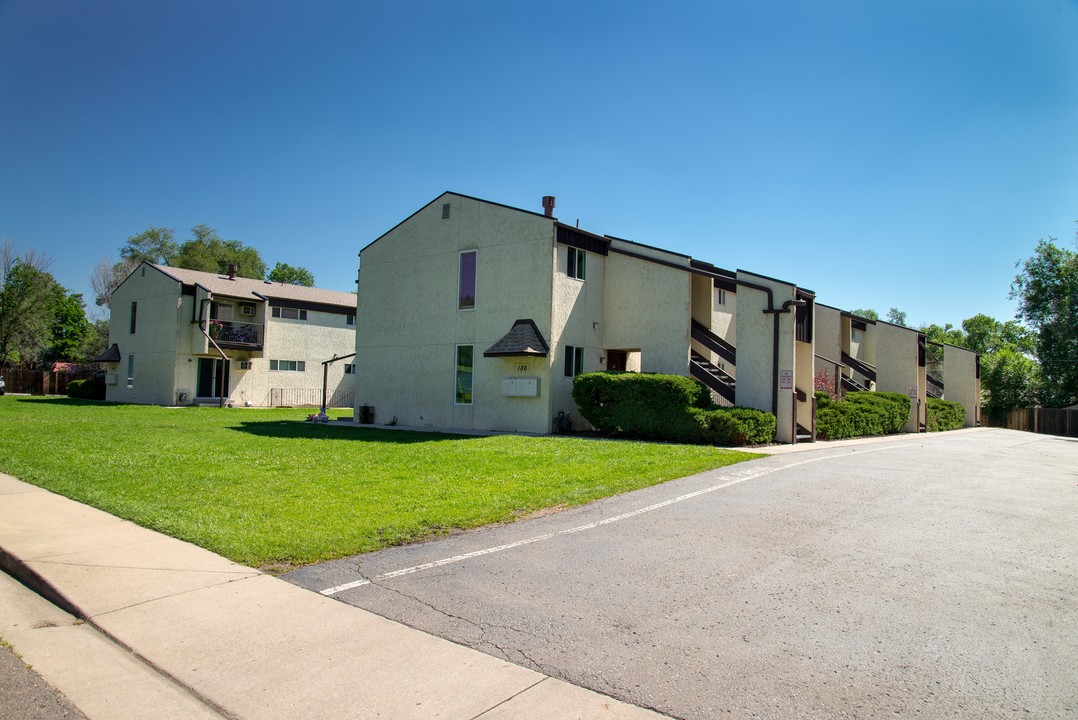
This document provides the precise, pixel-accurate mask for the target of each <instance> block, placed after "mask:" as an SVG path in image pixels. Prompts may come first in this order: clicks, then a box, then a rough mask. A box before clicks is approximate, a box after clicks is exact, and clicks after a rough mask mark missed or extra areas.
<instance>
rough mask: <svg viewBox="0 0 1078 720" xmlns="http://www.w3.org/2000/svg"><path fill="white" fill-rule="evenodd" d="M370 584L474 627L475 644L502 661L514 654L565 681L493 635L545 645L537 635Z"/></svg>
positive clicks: (379, 583)
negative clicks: (520, 637) (514, 636)
mask: <svg viewBox="0 0 1078 720" xmlns="http://www.w3.org/2000/svg"><path fill="white" fill-rule="evenodd" d="M370 584H371V585H372V586H374V587H377V588H379V589H381V590H385V591H387V592H390V593H393V594H394V595H397V596H399V597H402V598H407V599H408V600H411V601H413V602H415V603H416V604H418V605H420V606H422V607H425V608H428V609H429V610H431V611H432V612H434V613H437V614H438V615H441V616H442V617H445V618H448V619H449V620H456V621H459V622H462V623H465V624H467V625H469V626H471V627H474V628H475V629H476V630H478V631H479V634H480V637H479V640H478V641H477V644H483V645H486V646H489V647H492V648H494V649H495V650H497V651H498V653H499V654H500V655H501V657H502V659H503V660H507V661H509V662H518V661H517V660H515V659H514V658H513V657H512V655H511V654H512V653H515V654H516V655H519V656H520V657H522V658H524V660H525V661H526V662H527V663H528V665H530V666H531V669H533V670H536V671H538V672H541V673H543V674H544V675H548V676H552V677H559V678H561V679H565V678H563V677H562V676H561V675H560V674H557V673H556V672H555V671H552V670H551V669H550V668H548V667H547V666H545V665H543V664H542V663H540V662H538V661H537V660H535V659H534V658H532V657H531V656H530V655H529V654H528V653H527V652H525V651H524V650H523V649H521V648H520V647H515V646H514V647H510V646H503V645H501V644H499V639H498V638H497V637H495V635H494V633H495V631H502V632H505V631H508V632H512V633H516V634H518V635H524V636H527V637H530V638H537V639H539V640H541V641H542V642H544V643H546V642H547V641H546V639H545V638H542V637H540V636H538V635H535V634H534V633H530V632H528V631H526V630H521V629H519V628H515V627H513V626H511V625H498V624H496V623H490V622H483V621H478V620H473V619H471V618H467V617H464V616H463V615H456V614H454V613H452V612H449V611H448V610H443V609H442V608H440V607H437V606H436V605H434V604H433V603H431V602H429V601H427V600H424V599H423V598H420V597H418V596H415V595H412V594H410V593H407V592H404V591H403V590H400V589H398V588H394V587H390V586H388V585H385V584H383V583H381V582H378V581H377V579H371V580H370ZM462 642H463V641H462ZM465 644H467V643H465Z"/></svg>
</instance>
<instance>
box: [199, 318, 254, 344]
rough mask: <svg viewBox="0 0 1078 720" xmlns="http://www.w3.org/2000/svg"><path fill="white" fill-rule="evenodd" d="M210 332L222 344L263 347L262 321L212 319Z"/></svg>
mask: <svg viewBox="0 0 1078 720" xmlns="http://www.w3.org/2000/svg"><path fill="white" fill-rule="evenodd" d="M208 332H209V334H210V337H211V338H213V339H214V341H215V342H216V343H217V344H218V345H221V346H226V345H227V346H230V347H243V348H257V347H262V323H249V322H236V321H234V320H210V325H209V329H208Z"/></svg>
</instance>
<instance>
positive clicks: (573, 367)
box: [565, 345, 584, 377]
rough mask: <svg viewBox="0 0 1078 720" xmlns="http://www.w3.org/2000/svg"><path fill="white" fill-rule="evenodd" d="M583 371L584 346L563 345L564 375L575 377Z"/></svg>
mask: <svg viewBox="0 0 1078 720" xmlns="http://www.w3.org/2000/svg"><path fill="white" fill-rule="evenodd" d="M582 372H584V348H582V347H575V346H573V345H566V346H565V377H576V376H577V375H579V374H580V373H582Z"/></svg>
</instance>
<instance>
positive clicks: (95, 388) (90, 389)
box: [67, 378, 105, 400]
mask: <svg viewBox="0 0 1078 720" xmlns="http://www.w3.org/2000/svg"><path fill="white" fill-rule="evenodd" d="M67 396H68V397H69V398H76V399H78V400H104V399H105V381H104V380H99V379H97V378H94V379H92V380H72V381H71V382H69V383H68V384H67Z"/></svg>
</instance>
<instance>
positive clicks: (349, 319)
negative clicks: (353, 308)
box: [344, 315, 356, 325]
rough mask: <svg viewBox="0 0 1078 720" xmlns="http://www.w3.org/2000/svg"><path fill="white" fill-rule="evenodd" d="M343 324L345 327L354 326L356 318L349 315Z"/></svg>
mask: <svg viewBox="0 0 1078 720" xmlns="http://www.w3.org/2000/svg"><path fill="white" fill-rule="evenodd" d="M344 324H345V325H355V324H356V316H355V315H349V316H348V317H346V318H345V319H344Z"/></svg>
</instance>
